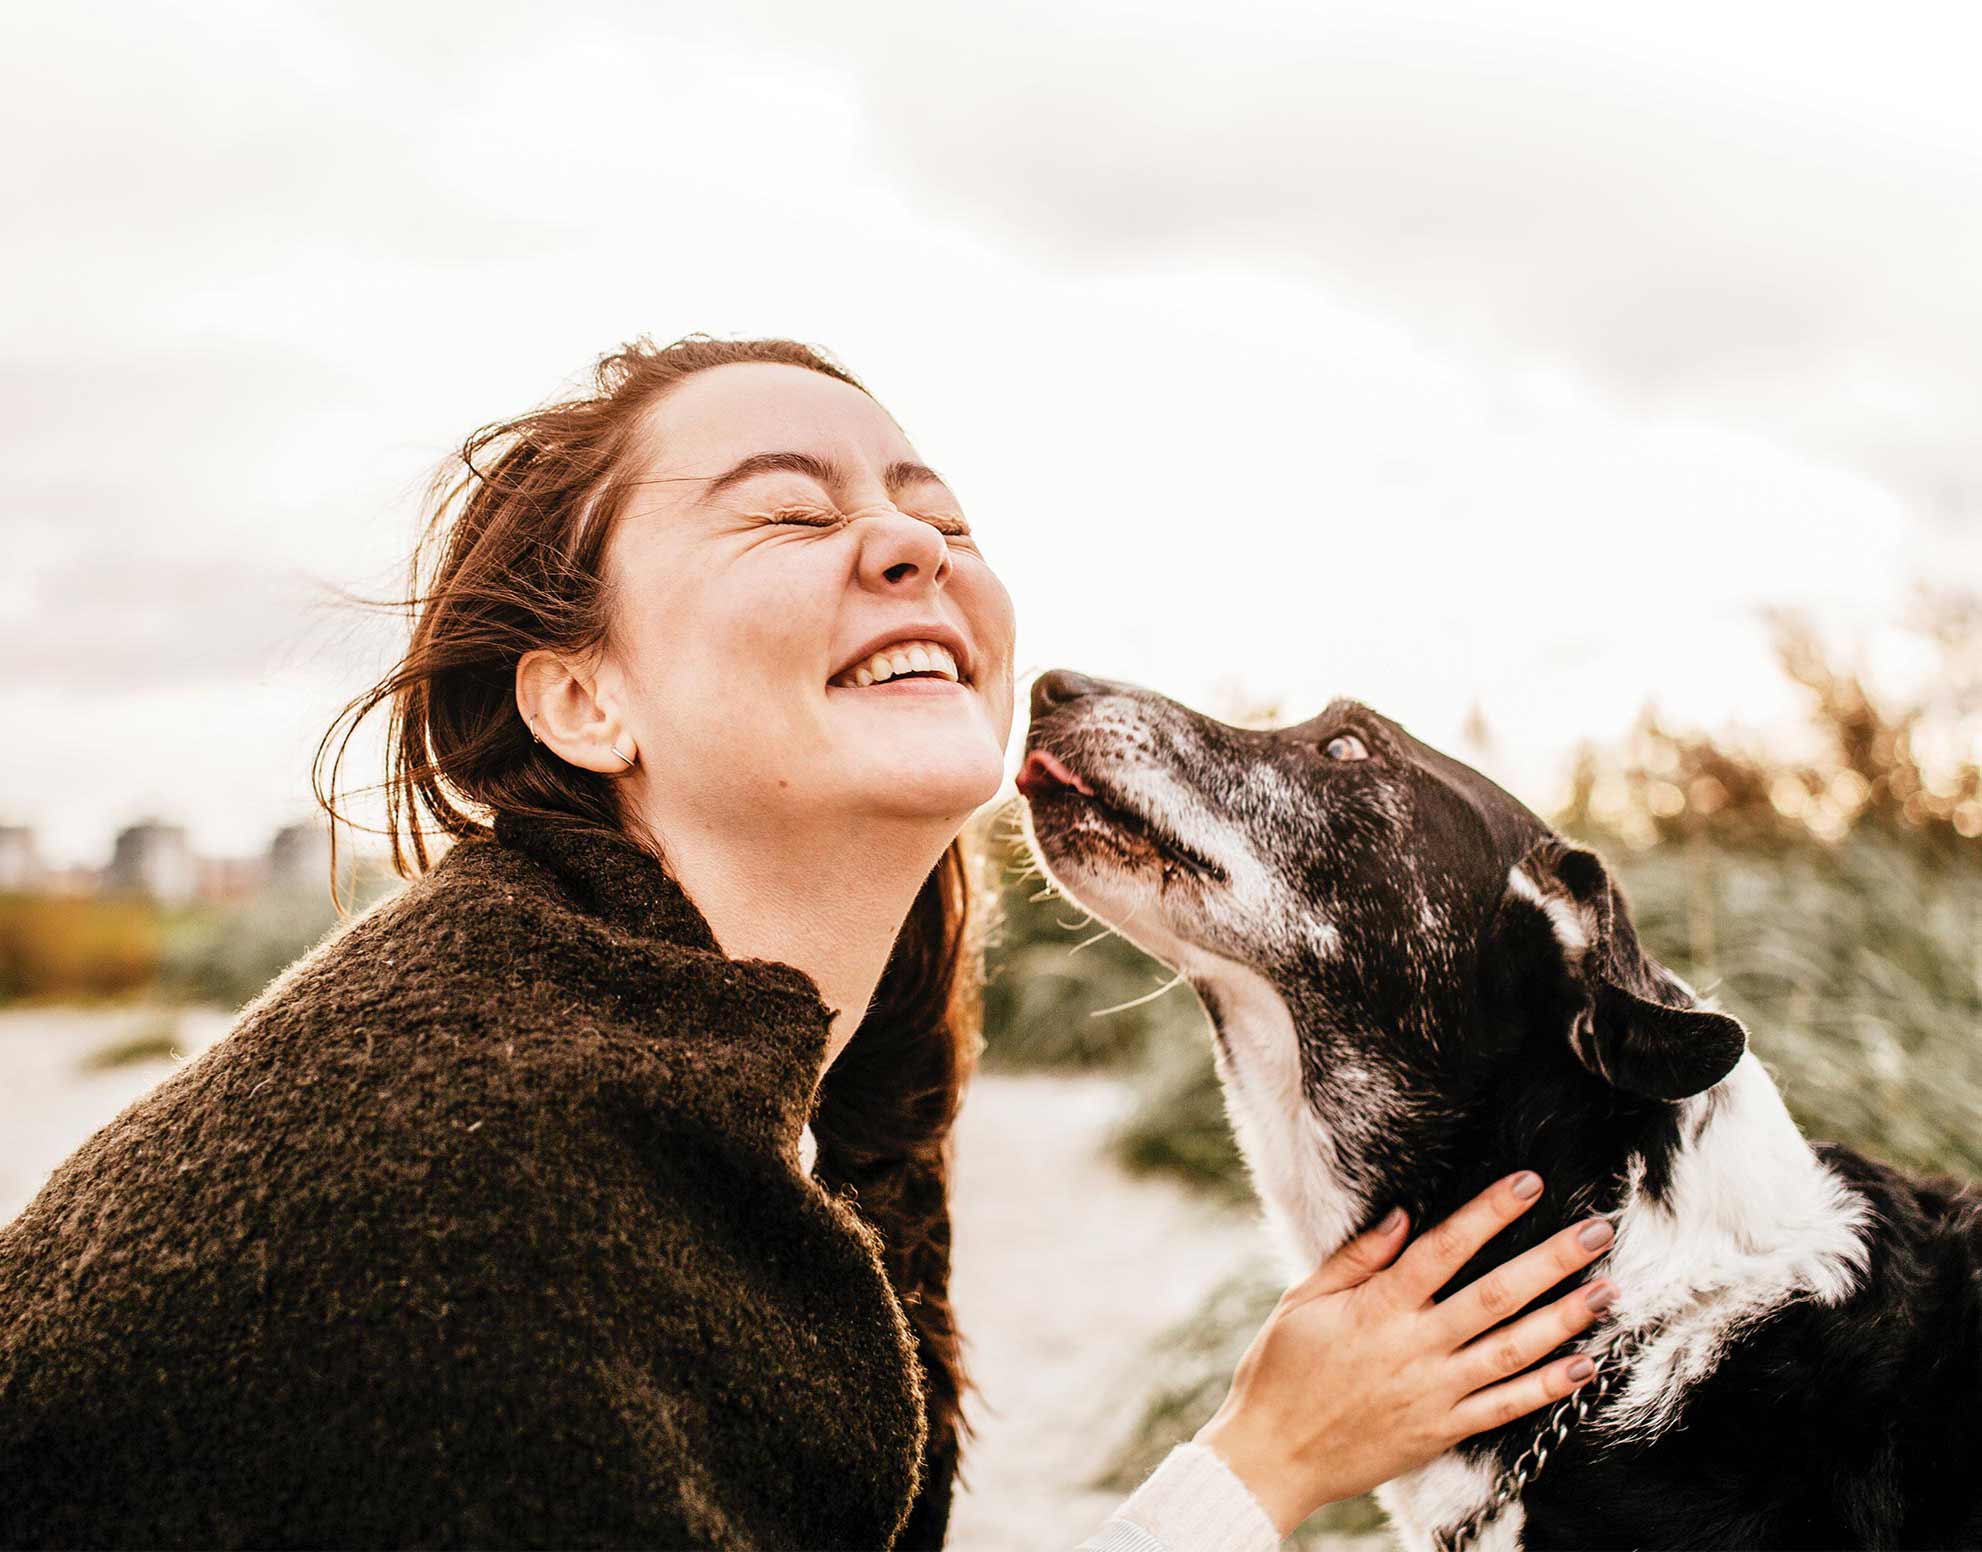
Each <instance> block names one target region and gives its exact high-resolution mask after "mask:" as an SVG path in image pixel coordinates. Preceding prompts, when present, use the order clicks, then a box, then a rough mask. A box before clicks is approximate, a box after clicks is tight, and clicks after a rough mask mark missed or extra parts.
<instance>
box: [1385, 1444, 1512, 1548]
mask: <svg viewBox="0 0 1982 1552" xmlns="http://www.w3.org/2000/svg"><path fill="white" fill-rule="evenodd" d="M1493 1484H1494V1469H1493V1467H1492V1466H1491V1465H1489V1464H1487V1463H1485V1462H1479V1461H1473V1460H1469V1459H1467V1458H1466V1457H1465V1456H1463V1455H1460V1454H1458V1453H1456V1452H1447V1453H1446V1454H1444V1455H1441V1456H1439V1457H1438V1458H1437V1459H1436V1460H1433V1461H1429V1462H1427V1463H1426V1464H1425V1465H1423V1466H1420V1467H1419V1468H1418V1469H1417V1470H1416V1471H1407V1472H1405V1473H1404V1474H1403V1475H1402V1476H1400V1477H1398V1478H1396V1479H1395V1480H1394V1481H1390V1482H1386V1483H1384V1484H1383V1486H1381V1487H1379V1488H1378V1489H1377V1490H1376V1498H1377V1502H1378V1503H1380V1504H1382V1505H1383V1510H1384V1513H1386V1514H1388V1515H1389V1516H1390V1523H1391V1526H1392V1528H1393V1529H1395V1530H1396V1532H1397V1537H1398V1540H1399V1541H1400V1542H1401V1543H1402V1544H1403V1546H1404V1548H1405V1549H1406V1552H1435V1548H1434V1543H1433V1541H1432V1537H1433V1536H1434V1535H1435V1534H1436V1533H1438V1532H1440V1531H1450V1530H1452V1529H1453V1528H1454V1527H1455V1526H1457V1525H1459V1524H1460V1523H1461V1522H1462V1521H1464V1520H1466V1519H1467V1518H1468V1517H1469V1516H1471V1515H1473V1514H1476V1513H1477V1512H1479V1510H1480V1509H1481V1508H1482V1507H1483V1506H1484V1505H1485V1504H1486V1502H1487V1499H1488V1498H1489V1497H1490V1496H1491V1495H1492V1492H1493ZM1522 1528H1523V1515H1522V1511H1521V1505H1520V1502H1519V1500H1516V1501H1515V1502H1513V1503H1510V1504H1508V1505H1507V1507H1506V1508H1504V1509H1502V1510H1501V1511H1500V1513H1499V1514H1497V1515H1495V1516H1494V1517H1493V1518H1492V1519H1491V1520H1489V1521H1488V1522H1487V1523H1486V1524H1485V1525H1483V1526H1482V1527H1481V1528H1480V1533H1479V1538H1478V1539H1477V1540H1476V1541H1474V1542H1473V1543H1472V1546H1473V1548H1474V1549H1475V1552H1519V1548H1520V1547H1521V1546H1522V1545H1523V1541H1522V1536H1521V1532H1522Z"/></svg>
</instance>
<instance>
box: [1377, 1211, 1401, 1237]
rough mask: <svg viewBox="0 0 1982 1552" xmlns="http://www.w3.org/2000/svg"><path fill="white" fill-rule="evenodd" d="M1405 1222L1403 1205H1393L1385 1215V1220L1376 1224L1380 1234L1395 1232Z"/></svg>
mask: <svg viewBox="0 0 1982 1552" xmlns="http://www.w3.org/2000/svg"><path fill="white" fill-rule="evenodd" d="M1403 1222H1404V1209H1403V1208H1401V1207H1393V1208H1391V1209H1390V1211H1389V1212H1388V1213H1386V1214H1385V1215H1384V1219H1383V1222H1381V1223H1379V1224H1378V1225H1377V1226H1376V1232H1377V1233H1379V1234H1395V1233H1396V1232H1397V1230H1398V1229H1399V1228H1400V1227H1401V1226H1402V1225H1403Z"/></svg>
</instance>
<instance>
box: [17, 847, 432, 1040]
mask: <svg viewBox="0 0 1982 1552" xmlns="http://www.w3.org/2000/svg"><path fill="white" fill-rule="evenodd" d="M398 883H399V880H398V879H397V878H396V877H395V876H394V875H392V874H391V873H390V871H389V870H387V869H384V868H381V867H376V866H373V867H366V868H361V869H359V870H358V871H357V873H356V876H355V879H354V880H352V881H350V882H347V884H346V885H345V888H346V890H347V901H348V903H350V904H351V906H352V908H353V909H354V910H363V909H364V908H365V907H366V906H368V905H370V904H371V903H373V902H374V901H376V900H377V899H379V898H380V897H381V896H382V895H384V894H386V893H389V892H390V891H391V890H392V889H393V888H395V887H397V885H398ZM353 889H355V891H356V894H355V898H353V897H352V896H350V894H349V893H348V892H349V891H351V890H353ZM336 922H337V913H336V911H335V909H334V908H333V907H332V905H331V900H330V885H329V880H328V878H326V880H325V884H324V889H323V892H322V893H320V894H319V893H317V892H314V891H311V890H303V889H264V890H260V891H258V892H256V893H253V894H250V895H245V896H242V897H239V898H234V899H227V900H212V901H192V902H188V903H183V904H168V903H164V902H161V901H157V900H153V899H150V898H148V897H146V896H144V895H140V894H116V893H106V894H98V895H50V894H35V893H11V894H7V893H0V1006H4V1005H6V1004H8V1003H14V1002H60V1003H79V1002H80V1003H89V1002H112V1001H127V1000H132V999H138V1000H142V1001H145V1002H148V1003H160V1002H164V1003H174V1002H178V1003H191V1002H199V1003H211V1004H217V1005H219V1006H222V1007H228V1008H237V1007H239V1006H241V1005H242V1004H243V1003H245V1002H247V1001H248V1000H249V999H250V998H252V997H253V996H254V995H255V994H256V993H257V992H259V991H260V990H261V989H262V988H263V987H264V986H266V985H267V984H268V983H269V982H270V981H271V980H273V979H274V978H275V976H276V975H277V974H278V973H279V972H280V971H281V970H282V969H283V968H284V967H285V966H287V965H288V964H289V962H290V961H291V960H293V959H295V958H296V957H297V955H299V954H301V953H303V952H304V951H305V950H307V949H309V948H310V947H311V946H313V945H314V944H315V943H316V942H317V941H318V940H319V939H321V938H322V937H323V936H324V934H325V933H327V932H329V931H330V929H331V928H332V927H333V926H335V925H336Z"/></svg>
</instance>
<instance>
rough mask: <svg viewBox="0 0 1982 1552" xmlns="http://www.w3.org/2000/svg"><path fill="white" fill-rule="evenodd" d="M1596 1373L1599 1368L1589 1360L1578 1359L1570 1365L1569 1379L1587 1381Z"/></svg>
mask: <svg viewBox="0 0 1982 1552" xmlns="http://www.w3.org/2000/svg"><path fill="white" fill-rule="evenodd" d="M1596 1372H1597V1366H1596V1365H1595V1364H1594V1363H1592V1362H1590V1360H1589V1359H1587V1358H1578V1359H1577V1360H1576V1361H1575V1362H1574V1363H1572V1364H1570V1365H1569V1377H1570V1378H1571V1379H1572V1380H1578V1381H1581V1380H1586V1379H1588V1378H1589V1377H1590V1376H1591V1375H1592V1374H1595V1373H1596Z"/></svg>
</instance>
